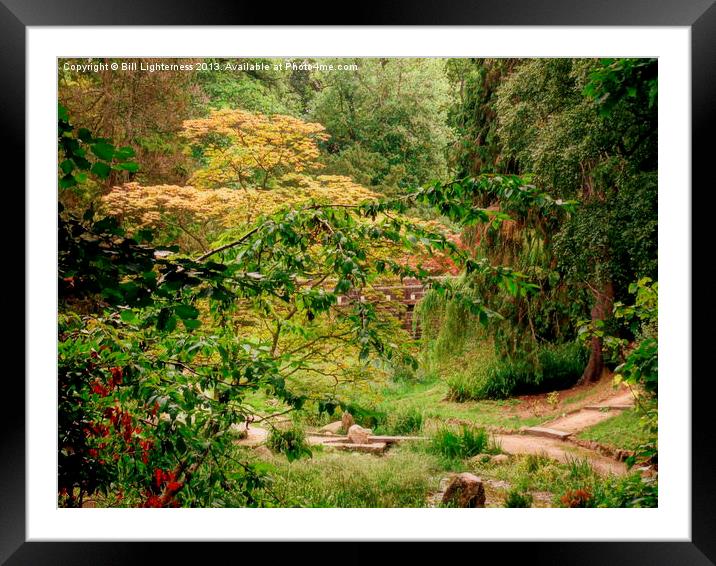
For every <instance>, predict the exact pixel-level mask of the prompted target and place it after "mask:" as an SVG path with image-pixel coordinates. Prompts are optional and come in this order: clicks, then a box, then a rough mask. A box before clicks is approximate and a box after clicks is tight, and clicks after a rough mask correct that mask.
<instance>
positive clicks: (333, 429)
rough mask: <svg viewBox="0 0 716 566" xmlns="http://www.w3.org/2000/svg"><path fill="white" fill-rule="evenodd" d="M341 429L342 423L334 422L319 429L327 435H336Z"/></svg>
mask: <svg viewBox="0 0 716 566" xmlns="http://www.w3.org/2000/svg"><path fill="white" fill-rule="evenodd" d="M342 427H343V422H342V421H336V422H333V423H330V424H327V425H326V426H324V427H321V432H327V433H329V434H338V433H340V432H341V428H342Z"/></svg>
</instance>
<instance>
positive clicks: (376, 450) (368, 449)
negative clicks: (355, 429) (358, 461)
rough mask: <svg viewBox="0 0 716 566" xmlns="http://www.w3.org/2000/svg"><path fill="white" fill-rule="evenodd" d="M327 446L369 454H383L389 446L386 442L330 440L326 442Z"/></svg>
mask: <svg viewBox="0 0 716 566" xmlns="http://www.w3.org/2000/svg"><path fill="white" fill-rule="evenodd" d="M323 446H325V447H326V448H331V449H336V450H345V451H348V452H365V453H367V454H382V453H383V452H385V449H386V448H387V446H388V445H387V444H386V443H385V442H372V443H370V444H351V443H350V442H330V443H327V444H324V445H323Z"/></svg>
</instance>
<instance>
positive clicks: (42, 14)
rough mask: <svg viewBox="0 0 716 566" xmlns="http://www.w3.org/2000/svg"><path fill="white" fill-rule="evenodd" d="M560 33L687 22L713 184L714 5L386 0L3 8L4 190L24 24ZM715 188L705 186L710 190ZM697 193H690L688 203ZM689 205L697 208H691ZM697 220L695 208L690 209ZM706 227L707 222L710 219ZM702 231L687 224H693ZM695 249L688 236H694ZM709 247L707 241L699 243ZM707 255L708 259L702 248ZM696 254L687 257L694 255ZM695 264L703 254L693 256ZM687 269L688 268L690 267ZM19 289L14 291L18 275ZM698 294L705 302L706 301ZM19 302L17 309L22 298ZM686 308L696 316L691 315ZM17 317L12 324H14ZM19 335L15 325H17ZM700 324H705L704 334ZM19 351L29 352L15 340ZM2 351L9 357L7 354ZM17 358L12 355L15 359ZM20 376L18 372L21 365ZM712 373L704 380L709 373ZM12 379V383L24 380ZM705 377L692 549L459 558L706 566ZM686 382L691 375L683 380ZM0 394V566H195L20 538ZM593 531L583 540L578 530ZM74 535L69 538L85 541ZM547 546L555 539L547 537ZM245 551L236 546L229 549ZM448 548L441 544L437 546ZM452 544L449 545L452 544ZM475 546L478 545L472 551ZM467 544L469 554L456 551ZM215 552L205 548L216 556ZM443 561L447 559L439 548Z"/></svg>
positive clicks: (145, 551)
mask: <svg viewBox="0 0 716 566" xmlns="http://www.w3.org/2000/svg"><path fill="white" fill-rule="evenodd" d="M348 21H349V22H350V23H351V24H352V25H355V24H361V25H368V24H370V25H512V26H514V25H529V26H535V25H537V26H543V25H551V26H554V25H564V26H625V25H629V26H687V27H689V28H690V30H691V57H692V60H691V71H692V73H691V77H692V179H693V184H692V186H693V187H697V186H703V188H704V189H706V188H707V187H710V186H711V185H712V184H713V183H709V182H708V181H709V179H710V175H709V173H710V172H709V171H708V169H709V168H710V164H711V162H712V161H713V159H712V158H711V155H710V153H711V151H710V147H711V145H712V144H711V143H710V142H711V141H712V139H711V138H712V135H711V132H712V131H713V124H714V120H713V117H714V106H716V104H714V103H715V102H716V68H715V65H714V63H715V62H716V5H714V0H661V1H650V0H601V1H599V2H594V1H591V2H582V3H576V2H574V1H573V0H572V1H570V0H485V1H483V0H478V1H468V0H460V1H455V0H448V1H444V2H434V1H430V0H392V1H390V2H384V3H380V2H375V1H369V2H367V1H363V2H360V3H355V4H350V5H349V13H348V14H347V15H346V16H341V15H339V13H338V12H337V11H336V5H335V4H332V3H325V4H323V5H321V4H312V5H311V6H307V5H302V6H296V8H295V13H291V12H288V11H286V10H285V8H279V7H278V5H277V8H276V9H275V10H269V9H267V7H266V6H265V5H263V4H261V3H251V4H247V3H243V2H229V1H226V2H223V1H219V0H204V1H203V2H201V3H198V2H190V1H187V0H171V1H169V0H152V1H149V0H145V1H141V0H124V1H120V0H102V1H97V0H94V1H90V0H55V1H53V0H0V62H1V64H2V67H1V69H2V73H3V81H2V83H3V84H2V86H1V87H0V108H1V109H2V110H1V112H2V114H3V121H2V124H3V126H4V131H3V134H4V137H5V141H10V142H11V143H10V144H9V146H8V147H7V148H6V149H5V150H4V152H3V154H4V155H3V157H4V159H3V160H2V163H3V164H4V166H3V169H4V170H7V169H8V168H9V167H11V166H13V167H14V168H15V169H18V170H20V179H18V183H16V184H13V185H8V186H6V190H7V191H10V190H11V191H13V192H14V193H15V195H14V196H15V198H16V199H17V203H16V208H15V210H23V211H24V210H25V207H24V198H21V196H20V195H21V194H22V193H21V192H20V191H19V190H18V187H20V186H23V187H24V169H21V168H20V166H19V164H22V163H24V157H25V156H24V155H23V152H24V151H25V121H24V116H25V113H26V111H27V108H26V107H25V49H26V44H25V32H26V27H27V26H84V25H129V26H132V25H265V24H271V25H288V24H300V25H316V24H327V25H344V24H345V23H346V22H348ZM711 190H713V189H711ZM694 193H695V191H694V190H693V189H692V198H693V196H695V195H694ZM692 202H693V201H692ZM692 210H693V211H694V212H697V211H698V210H699V208H697V207H693V205H692ZM705 222H707V223H708V220H706V221H705ZM698 224H699V223H698V222H697V221H696V218H695V217H693V218H692V225H693V226H696V225H698ZM693 241H694V243H696V240H695V239H693ZM707 245H708V244H707ZM8 247H9V248H11V249H8V250H6V252H7V253H6V256H5V258H6V261H8V262H12V265H14V266H15V270H16V272H14V273H13V278H14V279H13V281H14V283H15V284H14V285H13V291H12V297H11V298H7V297H9V295H4V298H3V306H8V307H9V306H10V305H9V304H8V303H10V302H12V303H13V304H15V305H19V301H18V294H20V293H22V294H23V298H24V299H25V301H26V300H27V296H26V294H25V293H24V291H19V290H18V289H24V287H25V285H24V284H25V283H26V281H24V276H23V275H20V273H21V271H20V266H22V265H24V264H25V257H24V253H25V250H24V246H22V247H21V246H19V245H18V244H17V242H12V245H11V246H8ZM706 253H708V252H706ZM696 257H697V256H696V255H695V254H694V252H693V251H692V258H696ZM701 257H709V256H708V255H706V256H701ZM694 265H695V264H694ZM18 278H19V279H21V280H22V282H23V284H22V285H17V279H18ZM708 284H709V283H708V281H707V280H706V279H705V278H703V279H701V278H696V277H693V275H692V297H699V296H708V295H706V293H707V288H706V285H708ZM702 293H704V295H702ZM25 301H23V304H24V302H25ZM692 312H693V311H692ZM707 316H708V310H707V309H699V310H698V311H697V312H695V313H694V314H693V319H692V325H693V326H692V329H693V330H692V351H693V352H694V353H698V352H700V351H701V352H706V351H709V348H708V346H707V343H706V340H709V336H708V332H704V333H702V334H697V333H696V328H698V325H697V324H696V323H697V322H699V320H700V319H701V320H702V321H707ZM19 320H21V319H20V318H19V317H17V318H16V321H19ZM13 325H14V326H13V331H14V332H15V335H16V336H24V332H23V333H20V332H19V328H18V327H19V324H18V323H17V322H14V323H13ZM704 328H706V327H705V326H704ZM23 345H25V344H23ZM10 352H11V349H10V348H7V350H6V354H8V355H9V353H10ZM16 357H18V358H19V356H16ZM21 367H22V370H23V374H24V365H23V364H22V363H21ZM711 373H712V372H711ZM14 375H17V376H19V375H20V372H15V373H14ZM710 377H711V375H709V374H708V373H703V374H700V375H699V374H697V372H696V371H694V372H693V379H691V387H692V407H693V414H692V462H691V464H692V495H693V497H692V501H691V505H692V519H691V529H692V538H691V541H690V542H608V541H607V542H524V543H509V542H508V543H481V544H482V546H480V547H475V546H473V545H474V544H475V543H460V544H462V545H463V546H460V547H458V548H459V551H461V552H464V553H465V555H464V556H466V557H467V556H473V557H474V558H475V559H478V558H479V559H481V560H486V559H487V557H488V556H489V555H492V554H493V552H489V551H492V550H494V551H496V556H499V557H500V558H501V559H502V558H504V559H507V560H508V561H509V562H514V563H521V562H524V563H527V564H580V565H591V564H609V565H614V566H616V565H620V564H650V565H660V564H665V565H666V564H668V565H672V564H673V565H676V564H695V565H700V564H704V565H706V564H714V563H716V489H714V487H713V486H714V480H715V479H716V477H715V474H714V453H715V452H716V450H715V449H714V442H713V440H712V438H710V436H711V435H710V429H709V426H710V424H711V423H710V410H711V407H710V405H711V401H710V394H711V393H712V392H713V391H714V389H713V388H712V386H711V380H710V379H709V378H710ZM680 378H681V379H684V381H685V383H688V381H687V380H688V379H690V378H691V376H680ZM3 385H4V388H3V392H4V393H5V395H4V396H3V397H4V398H5V404H4V406H3V416H4V417H5V418H4V421H5V427H4V430H3V432H2V434H1V435H0V447H1V452H0V463H1V469H0V478H1V479H0V563H7V564H9V565H15V564H35V565H39V564H126V563H130V562H137V561H139V562H140V563H142V562H157V561H159V560H161V561H162V562H164V563H167V564H174V563H185V562H188V561H189V560H192V561H193V558H192V554H193V551H194V550H198V551H200V552H202V553H203V554H205V553H206V552H207V547H206V543H191V544H189V543H185V544H174V545H169V544H162V543H139V542H136V543H123V542H105V543H101V542H92V543H90V542H87V543H82V542H43V543H40V542H26V536H25V519H26V515H25V472H26V469H25V404H24V402H21V400H24V399H25V388H24V385H23V382H22V381H21V380H20V379H19V378H14V379H10V378H9V374H6V379H5V382H4V384H3ZM586 534H587V535H589V533H586ZM81 537H82V534H81V533H77V538H78V539H81ZM554 538H555V539H558V538H559V533H555V537H554ZM239 544H240V545H242V546H241V547H240V549H239V547H237V546H236V545H239ZM298 544H300V543H285V544H282V545H276V544H275V543H272V545H271V549H270V556H271V560H285V559H291V560H295V559H300V557H301V555H302V554H304V552H305V551H303V552H302V549H301V548H296V547H297V546H298ZM322 544H324V545H325V544H327V545H328V546H327V547H325V548H322V549H321V551H320V555H311V554H304V555H305V556H307V557H308V556H312V557H313V558H314V559H321V558H320V556H322V557H324V558H326V557H329V558H330V559H331V560H337V561H344V560H346V559H347V560H349V561H351V562H354V563H366V562H368V561H373V560H375V559H376V558H378V557H382V556H387V553H386V552H385V550H383V549H382V548H374V547H375V546H377V545H378V544H380V543H371V542H366V543H356V542H348V543H343V544H340V546H339V547H337V548H335V544H338V543H335V544H334V543H322ZM442 544H445V543H442ZM452 544H455V543H452ZM477 544H480V543H477ZM464 545H470V546H464ZM261 546H263V545H257V543H224V544H223V545H222V547H221V552H229V553H231V554H233V556H235V557H236V559H237V560H239V559H240V560H242V561H246V560H260V559H261V558H259V557H258V556H257V555H256V553H258V552H264V550H263V548H261ZM401 546H402V547H403V548H401V549H399V551H400V552H401V553H402V559H403V560H404V561H407V560H412V559H414V557H419V556H420V555H421V554H423V553H424V549H423V547H422V545H421V544H412V545H404V544H403V545H401ZM216 548H217V547H216V545H215V546H214V548H212V549H211V550H208V551H209V552H210V553H211V555H214V553H215V549H216ZM437 551H438V553H440V554H442V555H443V556H444V557H447V556H454V552H455V550H454V549H453V548H451V549H450V550H449V551H448V552H449V554H447V555H445V554H443V553H444V552H445V550H444V549H442V548H437Z"/></svg>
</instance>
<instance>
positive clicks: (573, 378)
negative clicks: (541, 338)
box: [537, 342, 588, 391]
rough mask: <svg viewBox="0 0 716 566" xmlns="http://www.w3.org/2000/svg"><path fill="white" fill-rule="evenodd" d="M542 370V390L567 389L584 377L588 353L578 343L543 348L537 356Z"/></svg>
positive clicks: (539, 383) (540, 384)
mask: <svg viewBox="0 0 716 566" xmlns="http://www.w3.org/2000/svg"><path fill="white" fill-rule="evenodd" d="M537 358H538V360H539V366H540V369H541V374H542V375H541V379H540V380H539V381H538V383H537V385H538V386H539V387H540V390H542V391H546V390H547V389H566V388H567V387H571V386H572V385H574V384H575V383H576V382H577V380H578V379H579V378H580V377H581V376H582V372H583V371H584V367H585V366H586V365H587V358H588V352H587V350H586V349H585V348H583V347H582V346H581V344H579V343H578V342H567V343H565V344H558V345H554V346H547V347H543V348H541V349H540V350H539V352H538V354H537Z"/></svg>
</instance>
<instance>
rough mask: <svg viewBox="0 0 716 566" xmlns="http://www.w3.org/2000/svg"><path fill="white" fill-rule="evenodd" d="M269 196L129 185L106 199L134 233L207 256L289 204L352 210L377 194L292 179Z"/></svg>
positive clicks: (343, 183) (346, 182) (338, 179)
mask: <svg viewBox="0 0 716 566" xmlns="http://www.w3.org/2000/svg"><path fill="white" fill-rule="evenodd" d="M281 181H282V185H281V186H279V187H278V188H276V189H274V190H272V191H271V193H270V196H269V195H268V194H266V193H265V192H263V191H262V190H261V189H255V188H247V189H245V190H237V189H229V188H226V187H223V188H218V189H202V188H198V187H192V186H188V187H179V186H176V185H155V186H146V187H145V186H141V185H139V184H138V183H126V184H124V185H122V186H120V187H114V188H113V189H112V190H111V191H110V192H109V193H108V194H106V195H105V196H103V197H102V204H103V207H104V209H105V211H106V212H107V213H109V214H111V215H113V216H116V217H117V218H119V219H120V220H121V221H122V223H123V224H124V225H125V226H126V227H127V228H129V229H130V230H131V229H134V228H153V229H158V230H160V231H161V232H162V233H163V234H164V236H165V237H166V238H167V239H168V240H173V241H175V242H176V243H178V244H179V245H180V247H181V248H182V249H184V250H186V251H195V250H197V249H200V250H203V251H205V250H206V249H207V247H208V246H209V244H211V242H212V241H213V239H214V238H216V236H218V234H219V233H220V232H222V231H224V230H227V229H230V228H235V227H240V226H243V225H245V224H247V223H248V222H251V221H252V220H253V219H255V218H256V217H257V216H260V215H262V214H271V213H272V212H275V211H277V210H278V209H279V208H281V207H283V206H287V205H298V204H300V203H302V202H307V201H315V202H325V203H332V204H341V205H352V204H357V203H359V202H363V201H365V200H370V199H374V198H377V196H378V195H377V194H376V193H374V192H372V191H370V190H368V189H366V188H364V187H362V186H361V185H358V184H357V183H354V182H353V180H352V179H350V178H349V177H343V176H340V175H319V176H318V177H309V176H306V175H301V174H290V175H287V176H286V177H285V178H282V179H281Z"/></svg>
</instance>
